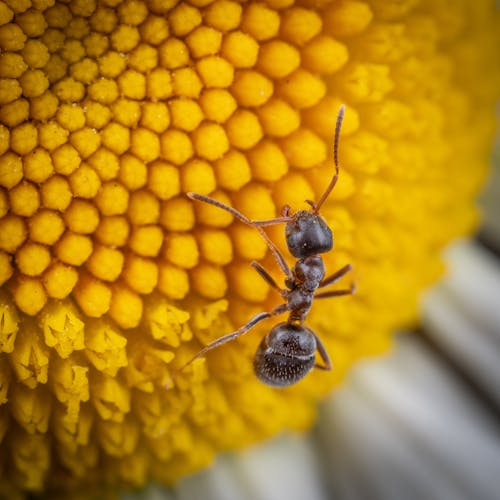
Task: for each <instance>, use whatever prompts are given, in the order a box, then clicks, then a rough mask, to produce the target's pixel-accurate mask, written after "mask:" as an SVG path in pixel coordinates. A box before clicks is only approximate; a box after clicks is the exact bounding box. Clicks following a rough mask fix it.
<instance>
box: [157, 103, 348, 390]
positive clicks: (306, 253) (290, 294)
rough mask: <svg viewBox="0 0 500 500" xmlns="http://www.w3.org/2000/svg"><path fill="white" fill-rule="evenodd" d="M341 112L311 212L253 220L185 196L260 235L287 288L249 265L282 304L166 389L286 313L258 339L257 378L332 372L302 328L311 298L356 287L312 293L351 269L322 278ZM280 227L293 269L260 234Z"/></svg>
mask: <svg viewBox="0 0 500 500" xmlns="http://www.w3.org/2000/svg"><path fill="white" fill-rule="evenodd" d="M344 110H345V107H344V105H342V106H341V107H340V109H339V112H338V115H337V123H336V127H335V140H334V149H333V152H334V164H335V172H334V175H333V177H332V179H331V181H330V184H329V185H328V187H327V188H326V190H325V192H324V193H323V195H322V196H321V198H320V200H319V202H318V203H315V202H314V201H311V200H306V202H307V203H308V204H309V205H311V209H310V210H299V211H298V212H296V213H295V214H292V213H291V209H290V206H289V205H285V206H284V207H283V210H282V213H281V217H276V218H274V219H269V220H259V221H252V220H250V219H248V217H246V216H245V215H243V214H242V213H240V212H239V211H238V210H236V209H234V208H233V207H230V206H228V205H225V204H224V203H221V202H219V201H217V200H214V199H213V198H209V197H208V196H204V195H201V194H196V193H187V196H188V197H189V198H191V199H192V200H197V201H201V202H204V203H209V204H210V205H214V206H216V207H219V208H221V209H222V210H226V211H227V212H229V213H230V214H232V215H233V216H234V217H236V218H237V219H238V220H240V221H241V222H243V223H244V224H247V225H249V226H252V227H254V228H256V229H257V230H258V231H259V233H260V234H261V235H262V237H263V238H264V240H265V241H266V243H267V245H268V246H269V248H270V250H271V251H272V253H273V254H274V257H275V258H276V261H277V262H278V264H279V266H280V268H281V269H282V271H283V272H284V273H285V276H286V278H285V286H286V288H280V287H279V285H278V284H277V283H276V281H275V280H274V278H273V277H272V276H271V275H270V274H269V273H268V272H267V271H266V270H265V269H264V268H263V267H262V266H261V265H260V264H259V263H258V262H256V261H253V262H252V263H251V265H252V267H253V268H254V269H255V270H256V271H257V272H258V273H259V275H260V276H261V277H262V278H263V279H264V280H265V281H266V282H267V283H268V284H269V285H271V286H272V287H273V288H275V289H276V290H277V291H278V292H279V293H280V294H281V296H282V297H283V298H284V300H285V302H284V303H283V304H280V305H279V306H277V307H275V308H274V309H272V310H271V311H269V312H261V313H259V314H257V315H255V316H254V317H253V318H252V319H251V320H250V321H249V322H248V323H246V324H245V325H243V326H242V327H241V328H239V329H238V330H236V331H235V332H232V333H229V334H227V335H224V336H223V337H220V338H218V339H217V340H214V341H213V342H211V343H210V344H208V345H207V346H205V347H204V348H203V349H202V350H201V351H200V352H198V353H197V354H196V355H195V356H194V357H193V358H192V359H190V360H189V361H188V362H187V363H185V364H184V365H183V366H182V367H181V368H180V369H179V370H177V371H176V372H175V373H174V374H173V375H172V376H171V377H170V379H169V381H168V382H167V384H166V386H167V387H168V386H170V382H171V381H172V379H173V378H174V377H175V376H176V375H177V374H178V373H180V372H181V371H182V370H183V369H184V368H186V367H187V366H188V365H190V364H191V363H192V362H193V361H195V360H196V359H198V358H199V357H201V356H204V355H205V354H206V353H207V352H208V351H211V350H212V349H215V348H216V347H219V346H221V345H223V344H226V343H227V342H230V341H232V340H234V339H236V338H238V337H240V336H241V335H243V334H244V333H246V332H248V331H249V330H250V329H251V328H253V327H254V326H255V325H257V323H260V322H261V321H263V320H265V319H268V318H271V317H273V316H279V315H281V314H284V313H287V312H288V313H289V316H288V319H287V320H286V321H284V322H282V323H278V324H277V325H276V326H274V327H273V328H272V329H271V331H270V332H269V333H268V334H267V335H266V336H265V337H264V338H263V339H262V342H261V343H260V345H259V347H258V349H257V352H256V354H255V359H254V370H255V374H256V376H257V378H259V379H260V380H261V381H262V382H263V383H265V384H267V385H270V386H272V387H287V386H290V385H292V384H294V383H296V382H298V381H299V380H301V379H302V378H303V377H305V376H306V375H307V374H308V373H309V372H310V371H311V370H312V369H313V368H318V369H320V370H331V368H332V363H331V361H330V358H329V356H328V353H327V351H326V349H325V347H324V345H323V343H322V342H321V340H320V339H319V337H318V336H317V335H316V333H314V332H313V331H312V330H311V329H310V328H307V327H306V326H304V321H305V319H306V316H307V314H308V312H309V310H310V308H311V305H312V302H313V299H324V298H327V297H338V296H341V295H351V294H353V293H354V292H355V285H354V284H353V285H351V287H350V288H349V289H345V290H331V291H325V292H319V293H316V290H317V289H318V288H325V287H327V286H329V285H332V284H333V283H336V282H337V281H338V280H339V279H340V278H342V277H343V276H344V275H345V274H347V273H348V272H349V271H350V270H351V269H352V266H351V264H348V265H346V266H344V267H342V268H341V269H339V270H338V271H337V272H335V273H334V274H332V275H331V276H328V277H327V278H325V277H324V276H325V265H324V262H323V259H322V257H321V254H322V253H326V252H328V251H330V250H331V249H332V247H333V235H332V231H331V229H330V228H329V227H328V225H327V224H326V222H325V220H324V219H323V217H321V215H319V209H320V208H321V205H323V203H324V202H325V200H326V199H327V198H328V196H329V194H330V192H331V191H332V189H333V188H334V186H335V184H336V183H337V179H338V176H339V161H338V146H339V136H340V128H341V126H342V120H343V118H344ZM281 223H285V224H286V227H285V236H286V243H287V246H288V250H289V251H290V253H291V254H292V255H293V256H294V257H295V258H296V259H298V260H297V262H296V263H295V265H294V266H293V267H292V268H291V269H290V267H289V266H288V264H287V263H286V261H285V259H284V257H283V255H282V254H281V253H280V251H279V250H278V248H277V247H276V246H275V244H274V243H273V242H272V241H271V240H270V239H269V236H268V235H267V234H266V232H265V231H264V229H263V227H265V226H271V225H274V224H281ZM316 351H318V353H319V355H320V357H321V359H322V361H323V364H317V363H316V360H315V358H316V356H315V355H316Z"/></svg>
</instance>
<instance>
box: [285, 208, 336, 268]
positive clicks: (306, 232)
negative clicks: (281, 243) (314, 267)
mask: <svg viewBox="0 0 500 500" xmlns="http://www.w3.org/2000/svg"><path fill="white" fill-rule="evenodd" d="M285 236H286V244H287V245H288V250H289V251H290V253H291V254H292V255H293V256H294V257H295V258H297V259H301V258H303V257H309V256H310V255H317V254H319V253H325V252H329V251H330V250H331V249H332V248H333V234H332V230H331V229H330V228H329V227H328V226H327V224H326V222H325V220H324V219H323V217H321V215H319V214H317V213H314V212H308V211H307V210H300V211H298V212H297V213H296V214H295V215H294V217H293V220H291V221H289V222H287V223H286V228H285Z"/></svg>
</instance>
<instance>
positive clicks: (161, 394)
mask: <svg viewBox="0 0 500 500" xmlns="http://www.w3.org/2000/svg"><path fill="white" fill-rule="evenodd" d="M499 33H500V20H499V13H498V11H496V10H495V6H494V2H493V1H492V0H463V1H461V2H444V1H435V0H407V1H399V2H383V1H380V0H356V1H350V0H349V1H342V2H338V1H334V0H322V1H313V0H304V1H301V2H297V1H294V0H285V1H274V2H264V3H263V2H258V1H253V0H244V1H242V2H239V1H235V0H195V1H189V2H186V1H182V0H181V1H161V0H149V1H146V0H89V1H84V0H76V1H71V2H69V1H66V0H65V1H63V0H20V1H14V0H10V1H4V2H0V286H1V289H0V446H1V450H2V460H1V461H0V462H1V463H0V497H2V498H3V497H6V498H16V494H26V493H30V492H44V493H45V494H46V495H47V497H51V498H55V497H56V496H58V495H59V496H60V497H61V498H67V497H69V496H71V492H72V491H82V492H83V493H85V491H86V488H89V489H90V490H92V491H93V492H94V493H95V492H96V491H97V490H99V489H100V488H104V487H105V486H108V485H111V486H116V485H128V486H131V485H132V486H139V485H142V484H144V483H145V482H146V480H148V479H154V480H157V481H160V482H163V483H171V482H174V481H176V480H177V479H179V478H180V477H182V476H183V475H185V474H187V473H189V472H191V471H194V470H197V469H199V468H201V467H203V466H204V465H206V464H208V463H209V462H210V461H211V460H212V459H213V457H214V455H215V453H216V452H218V451H220V450H226V449H234V448H238V447H241V446H243V445H246V444H247V443H249V442H250V441H252V442H253V441H257V440H261V439H263V438H265V437H268V436H271V435H272V434H275V433H276V432H279V431H281V430H283V429H304V428H307V426H309V425H310V424H311V422H312V421H313V419H314V415H315V403H316V401H317V400H318V399H319V398H320V397H321V396H322V395H324V394H325V393H326V392H327V391H329V390H330V389H331V388H332V387H334V386H335V385H337V384H338V383H339V381H340V380H342V378H343V377H344V376H345V374H346V372H347V370H348V369H349V367H350V366H351V365H352V363H353V362H354V361H355V360H356V359H358V358H360V357H363V356H368V355H373V354H376V353H379V352H383V351H384V350H386V349H387V348H388V345H389V344H390V339H391V332H392V331H393V330H394V329H395V328H397V327H399V326H403V325H408V324H411V323H414V322H415V321H416V320H417V297H418V296H419V294H420V292H421V291H422V290H423V289H424V288H425V287H426V286H428V285H429V284H431V283H433V282H434V281H436V279H437V278H438V277H439V276H440V274H441V273H442V265H441V261H440V257H439V251H440V249H441V248H443V246H444V245H446V244H447V243H448V242H449V241H451V240H452V239H453V238H456V237H458V236H461V235H465V234H467V233H470V232H471V231H472V230H473V229H474V228H475V227H476V224H477V221H478V214H477V211H476V209H475V206H474V198H475V196H476V194H477V191H478V190H479V187H480V185H481V182H482V181H483V179H484V178H485V175H486V172H487V168H488V161H487V158H488V150H489V147H490V143H491V139H492V134H493V130H494V112H493V105H494V102H495V100H496V99H497V97H498V94H499V89H500V68H499V64H498V49H497V48H498V47H499V46H500V39H499ZM342 103H344V104H345V105H346V115H345V119H344V123H343V127H342V133H341V139H340V149H339V155H340V163H341V169H340V177H339V181H338V183H337V185H336V187H335V189H334V191H333V192H332V194H331V196H330V197H329V199H328V200H327V201H326V203H325V204H324V205H323V206H322V207H321V213H322V215H323V216H324V217H325V219H326V220H327V222H328V224H329V226H330V227H331V228H332V230H333V233H334V240H335V247H334V249H333V251H331V252H329V253H327V254H325V255H324V260H325V264H326V268H327V273H333V272H335V271H336V270H338V269H339V268H341V267H342V266H344V265H346V264H347V263H351V264H352V265H353V268H354V271H353V272H352V273H351V275H349V276H346V277H345V278H344V279H343V283H342V284H340V285H338V286H339V288H347V287H349V286H350V284H351V282H353V281H355V282H356V283H357V287H358V292H357V294H356V295H354V296H353V297H342V298H337V299H334V298H332V299H329V300H317V301H315V303H314V304H313V307H312V310H311V313H310V315H309V316H308V318H307V325H308V326H310V327H311V328H312V329H314V331H315V332H316V333H317V334H318V336H319V337H320V338H321V339H322V341H323V343H324V344H325V346H326V348H327V350H328V352H329V354H330V356H331V358H332V362H333V366H334V369H333V370H332V371H331V372H324V371H313V372H312V373H311V374H309V375H308V376H307V377H306V378H305V379H304V380H303V381H301V382H299V383H297V384H296V385H294V386H292V387H290V388H287V389H284V390H279V389H272V388H269V387H267V386H264V385H263V384H262V383H260V382H258V381H257V379H256V378H255V376H254V375H253V373H252V356H253V353H254V352H255V349H256V346H257V345H258V344H259V342H260V340H261V338H262V336H263V335H264V334H265V333H266V332H268V331H269V329H270V328H271V326H272V324H273V322H272V321H266V322H263V323H262V324H260V325H258V326H256V327H255V328H254V329H253V330H252V331H251V332H250V333H248V334H247V335H245V336H244V337H241V338H240V339H238V341H236V342H233V343H230V344H228V345H225V346H223V347H220V348H219V349H217V350H214V351H211V352H210V353H209V354H208V355H207V356H206V358H203V359H201V360H199V361H197V362H196V363H194V364H193V365H191V366H189V367H188V368H186V369H185V370H184V371H182V372H181V373H180V374H179V375H178V376H177V377H176V378H175V379H174V381H173V384H171V387H169V388H166V387H165V384H166V382H167V381H168V380H169V378H170V376H171V375H172V374H173V373H174V372H175V370H176V369H178V368H179V367H180V366H182V365H183V363H185V362H186V361H187V360H188V359H189V358H190V357H192V356H193V355H194V354H196V353H197V352H198V351H199V350H200V349H201V348H202V347H203V346H204V345H206V344H208V343H209V342H211V341H213V340H214V339H216V338H217V337H219V336H221V335H223V334H226V333H230V332H232V331H234V330H236V329H237V328H239V327H240V326H241V325H243V324H245V323H246V322H248V320H249V319H250V318H251V317H252V316H253V315H255V314H256V313H258V312H261V311H269V310H270V309H271V308H272V307H274V306H276V305H277V304H279V303H280V302H281V301H282V297H280V295H279V294H278V293H276V291H275V290H273V289H272V287H270V286H269V284H268V283H266V282H265V281H264V280H263V279H262V278H261V276H259V274H258V273H256V272H255V270H254V269H252V268H251V267H250V263H251V261H252V260H254V259H255V260H258V261H260V262H262V265H263V266H265V268H266V269H267V270H268V271H269V273H270V274H271V275H272V276H273V277H274V278H275V279H276V281H277V282H278V283H279V284H280V285H281V286H285V285H284V280H283V275H282V272H281V271H280V269H279V267H278V266H277V264H276V263H275V261H274V259H273V258H272V255H271V253H270V251H269V249H268V247H267V246H266V243H265V241H264V240H263V239H262V237H261V235H260V234H259V233H258V232H257V231H256V230H255V229H253V228H251V227H248V226H245V225H244V224H242V223H241V222H239V221H235V220H234V218H233V217H232V216H231V215H230V214H229V213H227V212H225V211H223V210H221V209H219V208H217V207H215V206H212V205H207V204H202V203H199V202H193V201H192V200H190V199H189V198H188V197H187V196H186V193H187V192H189V191H195V192H198V193H201V194H205V195H208V196H212V197H214V198H215V199H217V200H219V201H221V202H222V203H226V204H228V205H231V206H234V207H236V208H237V209H238V210H240V211H242V212H243V213H244V214H245V215H247V216H248V217H249V218H251V219H268V218H272V217H275V216H277V215H279V214H280V213H281V210H282V207H283V205H285V204H289V205H290V206H291V207H292V210H297V209H299V208H302V209H304V208H307V207H308V205H307V203H305V200H306V199H309V200H316V201H317V200H319V198H320V196H321V195H322V193H323V192H324V190H325V187H326V186H327V184H328V182H329V181H330V179H331V177H332V175H333V172H334V167H333V154H332V141H333V136H334V128H335V120H336V116H337V112H338V109H339V106H340V105H341V104H342ZM266 232H267V234H268V235H269V237H270V238H271V239H272V240H273V241H274V242H275V243H276V245H277V247H278V248H279V249H280V250H281V251H283V253H284V254H285V257H286V259H287V260H288V262H289V263H290V265H293V263H294V259H293V258H291V256H290V255H289V254H288V251H287V249H286V245H285V241H284V227H283V226H282V225H279V226H273V227H268V228H266ZM283 318H284V319H286V317H283ZM278 320H279V319H276V321H278ZM270 415H271V416H272V418H269V416H270ZM221 430H223V431H221Z"/></svg>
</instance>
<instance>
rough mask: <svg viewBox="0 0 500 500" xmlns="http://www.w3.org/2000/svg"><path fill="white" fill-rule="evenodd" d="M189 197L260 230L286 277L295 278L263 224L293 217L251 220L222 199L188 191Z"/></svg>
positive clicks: (277, 222) (285, 220)
mask: <svg viewBox="0 0 500 500" xmlns="http://www.w3.org/2000/svg"><path fill="white" fill-rule="evenodd" d="M186 195H187V196H188V198H191V199H192V200H198V201H203V202H204V203H208V204H210V205H214V206H216V207H218V208H221V209H222V210H225V211H226V212H229V213H230V214H232V215H233V216H234V217H236V218H237V219H238V220H240V221H241V222H243V223H244V224H247V225H248V226H253V227H255V229H257V231H259V233H260V235H261V236H262V238H264V240H265V242H266V243H267V246H268V247H269V248H270V250H271V252H273V255H274V258H275V259H276V262H277V263H278V264H279V266H280V267H281V270H282V271H283V272H284V273H285V275H286V277H287V278H288V279H290V280H293V275H292V271H291V270H290V268H289V267H288V264H287V263H286V261H285V258H284V257H283V255H281V252H280V251H279V250H278V248H277V247H276V245H275V244H274V243H273V242H272V241H271V240H270V239H269V236H268V235H267V233H266V232H265V231H264V230H263V229H262V227H261V226H266V225H267V226H270V225H272V224H279V223H280V222H287V221H289V220H291V217H281V218H276V219H270V220H268V221H251V220H250V219H249V218H248V217H246V216H245V215H243V214H242V213H241V212H239V211H238V210H236V209H235V208H233V207H230V206H229V205H226V204H224V203H221V202H220V201H217V200H214V199H213V198H209V197H208V196H203V195H201V194H197V193H186Z"/></svg>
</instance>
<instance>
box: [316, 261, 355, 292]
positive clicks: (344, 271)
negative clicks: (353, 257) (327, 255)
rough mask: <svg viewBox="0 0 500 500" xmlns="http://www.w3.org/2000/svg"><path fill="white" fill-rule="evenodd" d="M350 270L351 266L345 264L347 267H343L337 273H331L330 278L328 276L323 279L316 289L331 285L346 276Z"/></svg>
mask: <svg viewBox="0 0 500 500" xmlns="http://www.w3.org/2000/svg"><path fill="white" fill-rule="evenodd" d="M351 269H352V265H351V264H347V266H344V267H343V268H342V269H339V270H338V271H337V272H335V273H333V274H332V275H331V276H328V277H327V278H325V279H324V280H323V281H322V282H321V283H320V284H319V287H318V288H324V287H325V286H329V285H333V284H334V283H336V282H337V281H338V280H339V279H340V278H342V277H343V276H344V275H346V274H347V273H348V272H349V271H350V270H351Z"/></svg>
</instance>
